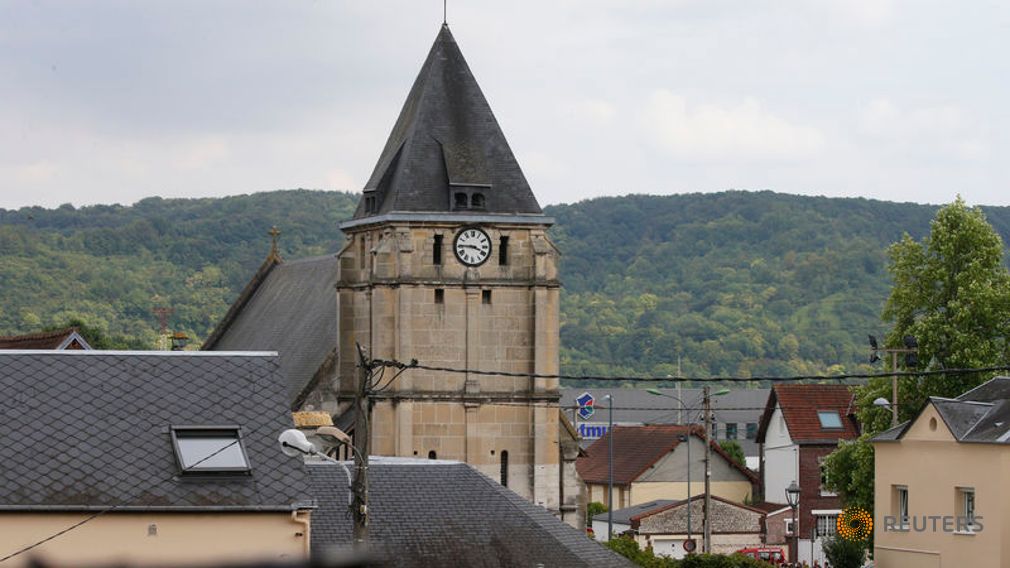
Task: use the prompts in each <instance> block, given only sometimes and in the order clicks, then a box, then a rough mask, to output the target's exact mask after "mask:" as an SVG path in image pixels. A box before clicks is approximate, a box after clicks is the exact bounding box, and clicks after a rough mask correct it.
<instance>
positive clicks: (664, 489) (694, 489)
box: [630, 477, 752, 505]
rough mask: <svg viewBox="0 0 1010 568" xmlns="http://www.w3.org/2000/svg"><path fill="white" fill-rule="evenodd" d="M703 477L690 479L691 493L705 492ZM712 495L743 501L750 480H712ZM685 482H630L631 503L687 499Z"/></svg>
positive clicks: (700, 493)
mask: <svg viewBox="0 0 1010 568" xmlns="http://www.w3.org/2000/svg"><path fill="white" fill-rule="evenodd" d="M704 479H705V478H704V477H702V478H700V479H699V480H698V481H697V482H696V481H694V479H692V480H691V495H692V496H693V495H704V494H705V482H704V481H703V480H704ZM711 485H712V495H715V496H717V497H722V498H723V499H729V500H730V501H734V502H736V503H743V502H744V501H746V500H747V498H748V497H750V493H751V487H752V486H751V483H750V481H713V482H712V483H711ZM687 497H688V494H687V482H685V481H658V482H656V481H654V482H646V483H637V482H636V483H632V484H631V499H630V504H631V505H638V504H639V503H647V502H649V501H655V500H657V499H687Z"/></svg>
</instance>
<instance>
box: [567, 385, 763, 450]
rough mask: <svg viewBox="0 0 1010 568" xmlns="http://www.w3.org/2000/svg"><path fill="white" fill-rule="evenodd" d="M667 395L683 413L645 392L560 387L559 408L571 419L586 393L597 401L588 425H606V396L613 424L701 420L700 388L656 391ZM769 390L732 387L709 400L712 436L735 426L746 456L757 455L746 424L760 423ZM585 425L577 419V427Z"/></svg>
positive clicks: (674, 406) (671, 422) (663, 398)
mask: <svg viewBox="0 0 1010 568" xmlns="http://www.w3.org/2000/svg"><path fill="white" fill-rule="evenodd" d="M659 391H660V392H661V393H663V394H665V395H668V396H675V397H678V398H680V399H681V400H683V401H685V403H686V404H685V406H686V408H687V409H686V410H684V411H683V412H680V411H678V408H679V405H678V404H677V402H676V401H674V400H670V399H669V398H666V397H662V396H656V395H653V394H649V393H648V392H646V391H645V390H644V389H605V388H589V389H587V388H562V389H561V402H560V403H559V404H560V405H561V408H562V409H563V410H565V411H566V412H567V413H568V414H569V416H574V412H573V411H574V410H575V408H577V406H578V405H577V403H576V402H575V399H576V398H578V397H579V396H581V395H582V393H584V392H588V393H590V394H591V395H593V397H594V398H595V399H596V404H597V405H599V406H597V408H596V413H595V414H594V415H593V416H592V417H590V419H589V420H588V422H592V423H594V424H600V423H605V422H606V421H607V412H608V411H607V409H606V401H605V400H604V399H603V397H605V396H606V395H608V394H612V395H613V396H614V400H616V403H615V404H614V423H616V424H622V425H631V424H678V423H680V421H681V419H683V421H684V422H688V421H693V422H695V423H698V422H699V421H700V420H701V418H700V416H701V410H700V407H701V402H700V400H701V396H702V389H696V388H685V389H681V390H680V391H679V394H678V391H677V389H659ZM769 392H770V389H744V388H734V389H732V390H730V391H729V392H728V393H726V394H725V395H722V396H716V397H712V413H713V415H714V416H715V425H716V433H715V435H713V437H715V438H718V439H720V440H722V439H725V434H726V424H736V425H737V437H736V441H737V442H739V443H740V447H741V449H743V453H744V455H745V456H757V455H758V453H759V452H758V446H757V442H756V441H755V440H748V439H747V437H746V433H747V423H753V424H757V423H759V422H760V421H761V413H762V412H763V411H764V407H765V403H766V402H767V401H768V393H769ZM580 422H586V421H584V420H581V419H577V421H576V422H575V423H576V424H578V423H580Z"/></svg>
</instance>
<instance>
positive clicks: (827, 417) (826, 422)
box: [817, 410, 842, 430]
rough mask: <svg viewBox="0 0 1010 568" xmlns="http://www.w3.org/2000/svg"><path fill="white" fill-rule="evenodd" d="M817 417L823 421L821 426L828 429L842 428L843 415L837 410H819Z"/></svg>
mask: <svg viewBox="0 0 1010 568" xmlns="http://www.w3.org/2000/svg"><path fill="white" fill-rule="evenodd" d="M817 419H818V420H820V421H821V428H824V429H826V430H841V429H842V417H841V416H839V415H838V411H836V410H818V411H817Z"/></svg>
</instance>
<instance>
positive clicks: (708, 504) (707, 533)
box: [645, 387, 730, 552]
mask: <svg viewBox="0 0 1010 568" xmlns="http://www.w3.org/2000/svg"><path fill="white" fill-rule="evenodd" d="M645 392H647V393H649V394H651V395H655V396H661V397H664V398H669V399H672V400H675V401H677V402H678V403H679V404H680V406H681V410H683V409H684V407H685V406H686V405H685V403H684V401H683V400H681V399H680V398H677V397H675V396H673V395H669V394H666V393H664V392H662V391H660V390H659V389H654V388H650V389H646V390H645ZM729 392H730V390H729V389H727V388H725V387H723V388H720V389H719V390H717V391H715V392H711V391H710V390H709V387H705V388H703V389H702V397H701V399H700V400H702V401H703V402H704V403H705V508H704V519H703V522H702V526H703V527H704V528H703V533H702V534H703V541H702V542H703V544H704V548H703V550H704V552H712V526H711V524H710V523H709V516H708V512H709V511H710V510H711V508H712V486H711V480H712V459H711V456H712V438H711V435H710V434H711V429H712V404H711V403H712V397H713V396H723V395H725V394H729ZM694 402H698V401H697V400H695V401H694ZM687 432H688V436H687V439H688V443H687V452H688V453H687V533H688V534H687V539H688V541H690V540H691V441H690V440H691V438H690V436H691V433H692V432H691V424H690V423H688V427H687Z"/></svg>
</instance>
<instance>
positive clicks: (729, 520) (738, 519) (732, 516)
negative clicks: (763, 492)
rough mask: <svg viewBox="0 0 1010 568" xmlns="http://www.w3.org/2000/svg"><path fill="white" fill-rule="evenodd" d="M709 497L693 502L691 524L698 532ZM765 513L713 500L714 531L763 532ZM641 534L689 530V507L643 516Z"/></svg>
mask: <svg viewBox="0 0 1010 568" xmlns="http://www.w3.org/2000/svg"><path fill="white" fill-rule="evenodd" d="M704 504H705V500H704V499H702V498H696V499H694V500H693V501H691V503H690V507H691V526H692V528H693V529H694V532H696V533H700V532H701V526H702V524H701V521H702V519H703V518H704ZM763 516H764V515H763V513H761V512H760V511H756V510H752V509H748V508H745V507H740V506H736V505H732V504H729V503H725V502H723V501H720V500H718V499H712V513H711V521H710V522H711V525H712V533H713V534H714V533H757V534H760V533H761V518H762V517H763ZM638 532H639V534H682V533H687V506H680V507H674V508H671V509H667V510H666V511H662V512H660V513H656V514H654V515H649V516H647V517H644V518H642V520H641V522H640V523H639V527H638Z"/></svg>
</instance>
